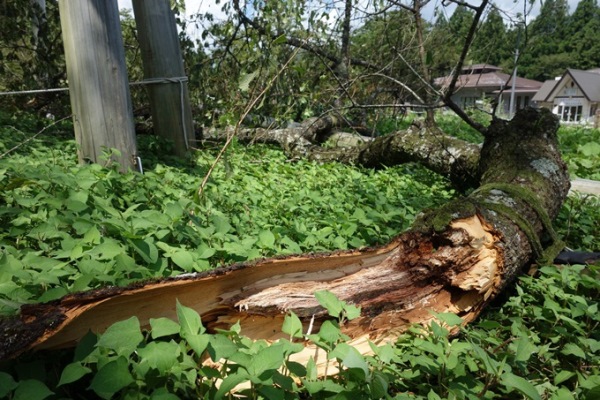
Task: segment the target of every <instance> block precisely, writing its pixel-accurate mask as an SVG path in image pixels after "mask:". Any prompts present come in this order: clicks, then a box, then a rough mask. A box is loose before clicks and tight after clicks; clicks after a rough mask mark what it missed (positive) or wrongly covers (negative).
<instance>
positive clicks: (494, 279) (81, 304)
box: [0, 109, 569, 365]
mask: <svg viewBox="0 0 600 400" xmlns="http://www.w3.org/2000/svg"><path fill="white" fill-rule="evenodd" d="M557 128H558V122H557V120H556V118H555V117H554V116H553V115H552V114H551V113H550V112H548V111H542V112H540V113H538V112H536V111H535V110H531V109H528V110H525V111H521V112H519V113H518V114H517V116H516V117H515V118H514V119H513V121H511V122H502V121H496V122H495V123H494V124H493V125H492V126H491V127H490V129H489V130H488V132H489V133H488V135H487V137H486V141H485V143H484V146H483V148H482V151H481V157H480V160H481V161H480V163H479V167H480V173H481V174H480V175H481V183H482V185H481V186H480V188H479V189H477V190H475V191H474V192H473V193H471V194H470V195H469V196H468V197H465V198H463V199H459V200H456V201H453V202H450V203H449V204H446V205H445V206H443V207H440V208H438V209H436V210H431V211H428V212H425V213H424V214H423V215H421V216H420V217H419V218H418V219H417V220H416V221H415V223H414V224H413V226H412V228H411V229H410V230H409V231H407V232H405V233H403V234H402V235H400V236H399V237H397V238H396V239H394V240H393V241H392V242H391V243H389V244H388V245H386V246H383V247H380V248H374V249H363V250H354V251H347V252H337V253H330V254H318V255H314V254H305V255H299V256H292V257H287V258H274V259H267V260H260V261H257V262H254V263H247V264H237V265H233V266H229V267H226V268H220V269H217V270H214V271H210V272H206V273H202V274H196V275H191V276H186V277H184V278H179V279H177V278H175V279H167V280H163V281H156V282H150V283H141V284H138V285H133V286H130V287H127V288H108V289H103V290H96V291H90V292H85V293H81V294H74V295H69V296H66V297H64V298H62V299H60V300H57V301H54V302H51V303H48V304H39V305H28V306H24V307H23V308H22V310H21V315H20V316H19V317H18V318H14V319H9V320H3V321H0V359H8V358H12V357H15V356H17V355H19V354H21V353H22V352H23V351H26V350H29V349H35V350H37V349H51V348H59V347H64V346H70V345H74V344H75V343H76V342H77V341H78V340H79V339H80V338H81V337H82V336H83V335H84V334H85V333H86V332H88V330H90V329H91V330H92V331H93V332H102V331H103V330H105V329H106V328H107V327H108V326H109V325H111V324H112V323H114V322H116V321H119V320H122V319H125V318H128V317H130V316H132V315H135V316H137V317H138V319H139V320H140V322H141V324H142V325H143V326H148V321H149V318H157V317H167V318H172V319H175V318H176V308H175V307H176V300H179V301H180V302H181V303H182V304H184V305H186V306H188V307H192V308H194V309H196V310H197V311H198V312H199V313H200V314H201V316H202V320H203V322H204V323H205V325H206V326H207V328H208V329H212V330H214V329H218V328H226V327H228V326H230V325H231V324H233V323H235V322H237V321H240V323H241V326H242V333H243V334H244V335H247V336H249V337H251V338H255V339H258V338H264V339H268V340H275V339H277V338H279V337H281V333H279V332H280V327H281V323H282V321H283V318H284V315H285V313H286V312H288V311H293V312H295V313H296V314H297V315H298V316H300V317H301V320H302V321H303V323H304V329H305V330H306V329H308V325H309V324H312V320H313V319H314V328H313V330H316V329H318V327H319V325H320V323H322V322H323V321H324V319H325V318H326V316H325V312H324V310H323V309H322V308H321V307H320V306H319V305H318V303H317V302H316V300H315V299H314V296H313V293H314V292H315V291H316V290H323V289H327V290H330V291H332V292H333V293H334V294H336V295H337V296H338V297H339V298H341V299H342V300H345V301H347V302H350V303H352V304H355V305H358V306H360V307H361V308H362V315H361V317H359V318H357V319H356V320H353V321H351V322H349V323H347V324H345V325H344V326H343V327H342V330H343V333H345V334H347V335H348V336H350V338H351V340H350V342H349V343H350V344H351V345H354V346H356V347H357V348H358V349H359V350H360V351H361V352H368V351H370V348H369V345H368V341H369V340H372V341H375V342H385V341H394V340H395V339H396V338H397V336H398V335H399V334H400V333H401V332H402V331H403V330H404V329H406V328H407V327H408V326H410V324H413V323H427V322H428V321H429V320H431V319H432V318H433V316H432V314H431V312H432V311H434V312H451V313H455V314H457V315H459V316H460V317H461V318H462V319H463V321H464V322H465V323H467V322H469V321H472V320H473V319H474V318H476V317H477V316H478V315H479V313H480V312H481V310H483V308H484V307H485V306H486V305H487V304H488V303H489V301H490V300H491V299H493V298H494V297H495V296H497V295H498V294H499V293H500V292H501V291H502V290H503V289H504V288H505V287H506V286H507V285H508V284H509V283H510V282H512V281H513V280H514V279H515V277H516V276H518V274H519V273H520V271H521V270H522V269H523V267H524V266H526V265H528V264H529V263H530V262H531V261H532V260H534V259H536V258H538V259H544V258H546V259H547V258H548V257H552V254H549V253H554V252H556V251H557V249H558V250H560V247H561V246H560V243H559V241H558V240H557V238H556V237H555V234H553V230H552V227H551V225H550V222H549V221H550V219H552V218H554V217H555V216H556V215H557V213H558V210H559V208H560V206H561V204H562V202H563V201H564V199H565V198H566V196H567V192H568V190H569V180H568V173H567V169H566V166H565V164H564V162H563V161H562V160H561V158H560V154H559V152H558V150H557V148H558V146H557V138H556V130H557ZM544 236H549V237H550V238H552V240H553V242H552V243H551V245H550V246H547V247H546V248H544V247H543V246H542V242H541V239H540V238H542V237H544ZM307 346H308V347H307V348H306V351H305V352H302V353H300V354H299V355H296V358H295V360H297V361H300V362H302V361H306V360H308V358H309V357H314V358H316V362H317V364H319V365H324V363H325V361H326V360H324V357H323V354H319V353H318V352H316V349H314V348H311V347H310V346H309V345H308V344H307Z"/></svg>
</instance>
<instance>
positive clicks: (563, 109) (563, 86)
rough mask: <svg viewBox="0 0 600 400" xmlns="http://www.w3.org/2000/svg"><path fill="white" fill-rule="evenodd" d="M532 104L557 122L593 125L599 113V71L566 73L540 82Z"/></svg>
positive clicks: (572, 70)
mask: <svg viewBox="0 0 600 400" xmlns="http://www.w3.org/2000/svg"><path fill="white" fill-rule="evenodd" d="M533 101H534V102H535V105H536V106H537V107H544V108H549V109H550V110H552V112H553V113H554V114H556V115H558V116H559V117H560V119H561V121H564V122H581V123H593V122H594V118H595V116H596V113H597V112H598V111H599V109H600V107H599V104H600V68H597V69H592V70H588V71H581V70H578V69H567V70H566V71H565V73H564V74H563V75H562V76H561V77H558V78H556V79H555V80H549V81H546V82H544V84H543V85H542V87H541V88H540V90H539V91H538V92H537V93H536V95H535V96H534V97H533Z"/></svg>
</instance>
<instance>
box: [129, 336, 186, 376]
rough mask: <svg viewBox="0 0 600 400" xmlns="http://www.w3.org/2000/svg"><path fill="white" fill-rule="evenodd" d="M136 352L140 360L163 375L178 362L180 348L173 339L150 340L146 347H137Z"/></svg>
mask: <svg viewBox="0 0 600 400" xmlns="http://www.w3.org/2000/svg"><path fill="white" fill-rule="evenodd" d="M137 353H138V355H139V357H140V359H141V362H147V363H148V365H150V367H151V368H155V369H157V370H158V372H160V374H161V375H164V374H165V373H166V372H167V371H169V370H170V369H171V368H172V367H173V366H174V365H175V364H176V363H177V362H178V360H177V359H178V357H179V355H180V354H181V349H180V347H179V345H178V344H177V343H175V342H174V341H170V342H150V343H148V344H147V345H146V347H143V348H140V349H138V351H137Z"/></svg>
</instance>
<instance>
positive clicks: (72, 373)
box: [57, 361, 92, 386]
mask: <svg viewBox="0 0 600 400" xmlns="http://www.w3.org/2000/svg"><path fill="white" fill-rule="evenodd" d="M90 372H92V370H91V369H89V368H88V367H85V366H83V365H82V364H81V362H80V361H76V362H73V363H71V364H69V365H67V366H66V367H65V369H63V371H62V374H61V375H60V381H59V382H58V385H57V386H62V385H66V384H67V383H71V382H75V381H77V380H79V379H80V378H81V377H83V376H85V375H86V374H89V373H90Z"/></svg>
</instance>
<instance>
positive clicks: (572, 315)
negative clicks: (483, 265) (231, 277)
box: [0, 266, 600, 400]
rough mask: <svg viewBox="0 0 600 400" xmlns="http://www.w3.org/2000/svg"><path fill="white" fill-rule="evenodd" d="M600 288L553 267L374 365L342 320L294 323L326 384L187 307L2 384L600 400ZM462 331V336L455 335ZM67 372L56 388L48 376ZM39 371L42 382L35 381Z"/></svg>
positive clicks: (281, 352)
mask: <svg viewBox="0 0 600 400" xmlns="http://www.w3.org/2000/svg"><path fill="white" fill-rule="evenodd" d="M599 278H600V269H599V268H598V266H589V267H587V268H584V267H583V266H571V267H568V268H564V269H558V268H556V267H544V268H542V269H541V270H540V272H539V276H537V277H523V278H521V279H520V281H519V284H518V285H517V286H516V288H515V289H514V292H515V293H514V294H513V295H512V296H511V297H509V298H508V299H506V300H505V301H504V302H503V305H502V306H501V307H500V308H497V307H493V308H492V309H491V310H490V311H488V312H487V314H486V315H485V316H484V317H483V318H482V319H481V320H480V321H479V322H477V323H474V324H471V325H469V326H468V327H467V328H460V324H461V323H462V320H461V319H460V318H458V317H457V316H456V315H454V314H434V319H433V320H432V322H431V324H430V325H429V326H426V327H422V326H414V327H411V328H410V329H409V330H408V331H407V332H406V333H405V334H403V335H402V336H401V337H400V338H399V340H398V342H397V343H395V344H383V345H380V346H377V345H375V344H372V343H371V344H370V346H371V350H372V353H373V355H371V356H363V355H361V354H360V353H359V352H358V351H357V350H356V349H355V348H353V347H351V346H349V345H348V344H347V343H346V341H347V340H348V339H349V338H348V337H347V336H346V335H344V334H343V333H342V332H341V329H340V326H341V324H342V323H343V318H342V319H333V320H327V321H325V322H324V323H323V324H322V326H321V328H320V330H319V332H318V333H314V334H310V335H308V336H306V335H307V334H306V333H303V332H302V324H301V323H300V321H299V320H298V318H297V317H296V316H295V315H294V314H293V313H291V314H289V315H288V316H287V317H286V319H285V322H284V325H283V332H284V333H287V334H289V335H290V339H294V338H300V339H304V340H308V341H310V342H312V343H313V344H314V345H316V346H317V347H318V348H320V349H321V351H323V352H324V353H325V357H326V359H327V360H328V362H327V363H328V367H330V368H334V367H335V368H338V369H339V373H338V374H336V375H334V376H329V377H325V378H318V377H317V368H316V363H315V361H314V359H312V358H311V359H310V360H309V362H308V363H307V364H306V365H300V364H298V363H296V362H294V361H291V359H290V357H291V356H292V355H293V354H296V353H298V352H300V351H301V350H302V349H303V347H304V345H303V344H301V343H294V342H292V341H290V340H287V339H280V340H278V341H276V342H274V343H271V344H269V343H266V342H264V341H252V340H249V339H248V338H246V337H244V336H243V332H241V331H240V329H239V326H237V325H235V326H233V327H232V328H231V329H230V330H227V331H220V332H218V333H216V334H208V333H206V331H205V329H204V327H203V326H202V323H201V321H200V317H199V315H198V314H197V313H196V312H195V311H194V310H192V309H190V308H187V307H185V306H183V305H181V304H178V305H177V315H178V322H176V321H171V320H168V319H165V318H162V319H160V320H153V322H152V323H151V330H150V331H149V332H145V334H144V336H143V337H141V338H140V337H139V336H138V335H139V332H140V326H139V322H138V321H137V319H135V318H132V319H129V320H127V321H122V322H118V323H116V324H114V325H113V326H112V327H110V328H109V329H108V330H107V331H106V332H105V333H104V334H103V335H99V336H95V335H91V334H90V335H88V336H87V337H86V338H85V339H84V340H82V342H81V343H80V344H79V346H78V348H77V349H76V351H75V353H74V356H71V357H72V359H71V360H67V359H65V360H64V361H63V363H61V364H56V360H52V359H46V360H45V362H43V361H42V360H39V361H36V362H35V364H31V363H29V364H25V362H24V361H17V363H15V365H13V366H11V367H9V368H5V369H4V371H2V372H0V382H2V383H3V385H2V386H0V387H2V388H3V390H4V395H5V396H7V395H8V397H9V398H11V396H14V398H19V397H18V396H21V395H27V396H33V397H28V398H45V397H47V396H50V395H52V393H56V394H57V395H63V396H65V395H68V394H69V393H75V392H79V394H80V395H83V396H84V397H89V396H91V395H92V394H95V395H96V396H99V397H101V398H123V399H127V398H131V397H132V396H135V397H136V398H155V397H157V398H158V397H160V398H162V397H165V398H175V397H170V396H177V397H179V398H182V397H184V398H191V397H193V398H207V399H208V398H211V399H212V398H215V399H220V398H224V397H227V398H229V397H230V396H231V391H235V393H236V396H239V397H241V398H265V399H276V398H280V399H295V398H306V397H310V398H317V399H321V398H323V399H325V398H365V399H366V398H370V399H378V398H388V399H391V398H395V399H425V398H427V399H441V398H449V399H478V398H484V399H492V398H507V397H511V396H518V397H523V398H527V399H542V398H552V399H590V400H592V399H595V398H596V396H597V394H598V391H599V390H600V368H599V367H598V366H599V365H600V335H599V333H598V330H597V329H595V328H596V327H597V325H598V323H600V313H598V306H599V304H598V295H599V294H600V280H599ZM324 297H325V298H326V300H325V301H323V303H326V305H327V306H328V309H329V311H330V313H331V314H333V315H335V316H337V315H340V310H342V313H343V311H344V310H348V304H345V303H344V302H341V301H339V300H337V299H335V297H333V296H331V293H329V292H321V293H320V294H319V295H318V298H320V299H321V300H322V299H323V298H324ZM456 329H458V330H459V331H460V333H459V334H458V335H451V334H450V331H451V330H456ZM132 334H133V336H134V338H135V339H131V336H132ZM199 342H201V343H202V345H201V346H198V345H197V344H198V343H199ZM123 344H125V345H123ZM130 345H133V347H130ZM124 349H126V351H124ZM34 365H35V366H34ZM58 365H61V367H60V368H61V369H60V370H59V372H60V373H59V374H58V376H59V378H52V377H51V374H46V373H45V370H46V369H51V368H57V367H58ZM26 367H27V368H26ZM31 370H37V371H38V372H37V373H35V372H34V373H33V375H31V372H28V373H26V371H31ZM40 375H41V376H40ZM34 376H37V378H34ZM43 376H46V378H43ZM55 379H58V381H56V380H55Z"/></svg>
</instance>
